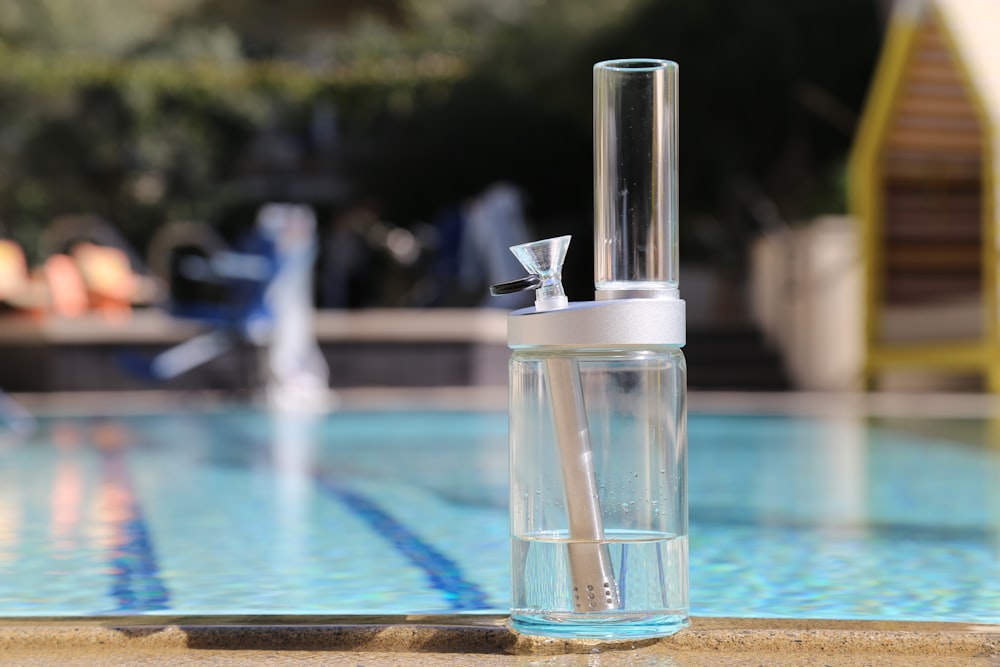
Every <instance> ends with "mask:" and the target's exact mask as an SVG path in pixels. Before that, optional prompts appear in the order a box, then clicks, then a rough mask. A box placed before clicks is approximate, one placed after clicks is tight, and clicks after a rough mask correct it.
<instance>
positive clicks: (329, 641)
mask: <svg viewBox="0 0 1000 667" xmlns="http://www.w3.org/2000/svg"><path fill="white" fill-rule="evenodd" d="M87 648H101V649H116V650H142V651H147V650H160V649H162V650H181V649H185V650H192V649H197V650H226V651H328V652H344V651H347V652H358V651H361V652H379V653H394V652H399V653H418V654H419V653H424V654H428V653H436V654H455V653H461V654H478V655H483V656H486V655H508V656H515V655H563V654H580V653H586V654H589V653H611V652H620V651H640V652H641V654H642V655H667V654H670V655H674V654H677V653H678V652H681V653H686V652H692V653H702V654H706V653H707V654H716V655H720V656H721V655H726V654H742V653H747V652H750V653H769V654H775V653H780V654H782V655H787V654H793V653H794V654H799V653H801V654H823V655H852V656H864V655H868V656H875V655H877V656H890V655H896V656H924V657H928V656H941V657H942V658H944V657H951V658H959V657H969V658H973V657H978V658H986V659H990V660H993V659H997V658H1000V625H971V624H963V623H906V622H887V621H824V620H792V619H733V618H696V619H694V620H693V622H692V626H691V627H690V628H689V629H687V630H684V631H682V632H680V633H678V634H676V635H674V636H672V637H666V638H662V639H653V640H635V641H626V642H595V641H580V640H563V639H545V638H535V637H527V636H523V635H519V634H517V633H515V632H513V631H511V630H509V629H508V628H507V625H506V617H504V616H498V615H459V616H370V617H369V616H329V617H327V616H293V617H281V616H203V617H194V616H191V617H163V616H142V617H106V618H64V619H63V618H8V619H0V650H2V651H4V652H10V651H16V652H19V653H22V652H24V651H35V650H37V651H43V652H51V651H59V650H67V651H68V650H74V649H87Z"/></svg>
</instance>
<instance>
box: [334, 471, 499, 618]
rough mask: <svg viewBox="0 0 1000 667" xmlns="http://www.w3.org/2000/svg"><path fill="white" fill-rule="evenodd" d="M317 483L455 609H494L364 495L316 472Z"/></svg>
mask: <svg viewBox="0 0 1000 667" xmlns="http://www.w3.org/2000/svg"><path fill="white" fill-rule="evenodd" d="M317 481H318V483H319V485H320V486H321V487H322V488H323V489H324V490H325V491H326V492H327V493H330V494H331V495H333V496H335V497H336V498H337V499H338V500H340V501H341V502H343V503H344V504H345V505H347V507H348V508H349V509H350V510H351V511H353V512H354V513H355V514H356V515H357V516H358V517H360V518H361V519H363V520H364V521H365V522H366V523H368V525H369V526H371V527H372V528H373V529H374V530H375V531H376V532H377V533H378V534H379V535H381V536H382V537H384V538H385V539H386V540H388V541H389V542H390V543H391V544H392V545H393V546H394V547H395V548H396V549H397V550H398V551H399V552H400V553H402V554H403V555H404V556H406V557H407V558H408V559H410V561H411V562H412V563H413V564H414V565H416V566H417V567H419V568H420V569H422V570H423V571H424V572H425V573H426V574H427V577H428V579H430V583H431V586H433V587H434V588H435V589H437V590H439V591H441V592H442V593H443V594H444V597H445V599H446V600H447V601H448V602H449V603H450V604H451V608H452V609H453V610H455V611H471V610H476V609H494V606H493V605H491V604H490V603H489V601H488V599H487V596H486V594H485V593H484V592H483V591H481V590H480V589H479V587H477V586H476V585H475V584H474V583H472V582H470V581H467V580H466V579H465V578H464V577H463V576H462V573H461V570H460V568H459V566H458V565H457V564H456V563H455V561H453V560H451V559H450V558H448V557H447V556H445V555H444V554H442V553H441V552H440V551H438V550H437V549H435V548H434V547H433V546H431V545H430V544H428V543H427V542H424V541H423V540H422V539H420V537H418V536H417V535H415V534H414V533H413V532H412V531H411V530H410V529H409V528H407V527H406V526H404V525H403V524H402V523H400V522H399V521H397V520H396V519H395V518H394V517H392V516H391V515H390V514H388V513H387V512H386V511H385V510H383V509H382V508H381V507H379V506H378V505H377V504H375V503H374V502H373V501H372V500H370V499H368V498H366V497H365V496H364V495H362V494H360V493H358V492H356V491H352V490H351V489H348V488H346V487H344V486H343V485H341V484H338V483H337V482H336V481H335V480H333V479H331V478H330V477H329V476H325V475H318V476H317Z"/></svg>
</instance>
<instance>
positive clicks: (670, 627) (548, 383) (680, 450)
mask: <svg viewBox="0 0 1000 667" xmlns="http://www.w3.org/2000/svg"><path fill="white" fill-rule="evenodd" d="M685 402H686V367H685V361H684V355H683V353H682V352H681V350H680V348H679V347H659V348H656V349H627V348H623V349H580V350H575V349H569V350H568V349H565V348H545V347H533V348H521V349H516V350H514V352H513V354H512V356H511V360H510V520H511V548H512V561H511V563H512V573H511V574H512V602H511V621H512V624H513V626H514V627H515V629H517V630H519V631H522V632H525V633H528V634H535V635H545V636H558V637H585V638H598V639H601V638H603V639H626V638H639V637H655V636H663V635H669V634H672V633H674V632H676V631H678V630H680V629H681V628H683V627H685V626H686V625H687V624H688V525H687V482H686V471H687V447H686V441H687V437H686V418H685V415H686V406H685Z"/></svg>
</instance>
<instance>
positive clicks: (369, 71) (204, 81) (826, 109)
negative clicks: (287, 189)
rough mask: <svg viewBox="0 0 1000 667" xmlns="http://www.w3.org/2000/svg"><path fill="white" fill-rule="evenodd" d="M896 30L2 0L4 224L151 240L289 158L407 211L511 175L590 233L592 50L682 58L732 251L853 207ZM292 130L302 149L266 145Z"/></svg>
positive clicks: (747, 17) (616, 7)
mask: <svg viewBox="0 0 1000 667" xmlns="http://www.w3.org/2000/svg"><path fill="white" fill-rule="evenodd" d="M879 38H880V26H879V20H878V16H877V13H876V4H875V3H874V2H873V0H810V1H809V2H801V1H800V0H755V1H754V2H746V1H745V0H616V1H612V0H593V1H591V2H579V1H578V0H339V1H338V2H325V1H323V0H285V1H283V2H281V3H274V2H268V1H267V0H141V1H140V0H0V232H5V233H6V234H9V235H13V236H15V237H17V238H19V239H20V240H22V241H23V242H24V243H25V245H26V247H27V248H28V249H29V251H30V250H31V249H33V248H34V245H35V239H36V237H37V235H38V233H39V230H40V229H41V228H42V227H43V226H44V225H45V224H46V223H47V222H48V221H49V220H50V219H51V218H52V217H53V216H56V215H60V214H63V213H80V212H88V213H95V214H98V215H101V216H104V217H106V218H107V219H109V220H111V221H113V222H114V223H115V224H116V225H118V226H119V227H120V228H121V229H122V230H123V231H124V232H125V233H126V234H127V235H128V236H129V237H130V238H131V239H132V240H133V242H134V243H135V244H136V245H137V246H138V247H140V248H142V247H143V246H144V245H145V243H146V242H147V240H148V239H149V237H150V235H151V234H152V232H153V230H154V229H155V228H156V226H157V225H158V224H161V223H163V222H166V221H169V220H177V219H199V220H210V221H217V220H220V219H222V218H223V217H224V211H226V210H231V209H232V208H233V207H234V206H235V205H237V204H240V203H243V204H248V203H253V202H252V201H248V200H252V199H253V197H252V196H251V195H248V193H247V191H246V189H245V188H243V189H241V188H240V187H238V184H239V183H241V182H245V181H246V179H247V178H248V175H253V174H261V173H262V174H264V175H265V177H275V174H276V173H277V172H278V171H279V170H280V169H284V170H285V171H286V172H287V173H285V176H286V177H288V178H295V177H296V176H297V175H298V174H303V173H308V174H310V175H312V177H318V178H320V180H322V179H323V178H327V179H331V180H335V179H340V180H343V181H345V182H347V183H349V185H350V191H351V192H352V193H353V194H354V196H356V197H365V198H371V199H374V200H378V201H379V202H381V205H382V211H383V213H384V214H385V215H386V216H388V217H390V218H391V219H394V220H396V221H398V222H400V223H401V224H406V223H407V222H409V221H413V220H417V219H428V218H430V217H431V216H433V215H434V213H435V211H436V210H437V209H438V208H439V207H441V206H442V205H444V204H447V203H449V202H456V201H460V200H461V199H463V198H465V197H469V196H471V195H474V194H475V193H476V192H478V191H480V190H481V189H482V188H483V187H485V186H486V185H487V184H488V183H490V182H491V181H494V180H500V179H503V180H508V181H512V182H514V183H517V184H519V185H520V186H522V187H523V188H524V189H525V190H526V192H527V194H528V201H529V204H530V207H531V208H530V214H531V217H532V219H533V220H534V222H535V223H536V225H537V227H538V228H539V233H548V232H552V233H564V232H572V233H575V234H579V235H580V236H581V237H582V238H581V244H582V243H585V242H586V240H587V238H588V235H589V233H590V224H591V223H590V207H591V203H592V197H591V193H590V188H591V137H590V127H591V99H590V96H591V66H592V65H593V63H594V62H596V61H598V60H603V59H607V58H620V57H665V58H671V59H673V60H676V61H678V62H679V63H680V65H681V88H680V90H681V136H682V146H681V186H682V193H681V195H682V196H681V202H682V208H683V215H682V239H685V243H686V252H688V253H689V255H690V256H692V257H694V256H705V257H710V258H712V259H713V260H716V261H735V260H732V258H731V257H730V255H733V256H738V254H739V251H740V248H741V247H742V244H743V242H744V241H745V239H746V237H747V235H748V234H750V233H751V232H752V230H753V229H754V228H756V227H757V226H760V225H761V224H770V223H772V222H773V221H774V220H775V219H777V218H781V219H788V220H796V219H799V218H801V217H804V216H807V215H811V214H813V213H816V212H822V211H824V210H828V209H829V208H830V207H831V206H832V207H836V206H840V205H842V203H841V202H842V182H843V179H842V177H841V172H842V169H843V160H844V156H845V155H846V152H847V149H848V146H849V145H850V141H851V134H852V131H853V125H854V122H855V121H856V115H857V113H858V112H859V109H860V107H861V104H862V102H863V98H864V94H865V90H866V87H867V85H868V80H869V77H870V74H871V70H872V67H873V64H874V60H875V56H876V53H877V48H878V44H879ZM331 110H335V114H334V115H335V124H336V133H337V137H338V138H337V140H336V141H328V142H326V143H323V142H317V141H316V140H315V138H314V137H313V135H314V134H315V127H314V126H315V124H316V123H317V119H321V120H322V119H323V118H327V119H328V120H329V118H330V117H331ZM274 136H277V137H280V138H283V139H284V140H285V141H286V142H288V141H291V143H292V145H294V146H295V147H297V152H296V153H295V154H294V155H292V156H290V157H289V158H288V160H287V161H286V162H284V163H282V162H281V161H280V160H279V161H278V164H274V165H267V164H263V165H262V161H261V157H260V151H261V146H262V144H266V139H267V138H268V137H274ZM264 155H265V157H266V156H267V155H268V153H267V152H266V151H264ZM265 161H266V160H265ZM267 194H273V193H265V192H262V193H260V195H261V196H266V195H267ZM323 203H324V204H325V205H331V202H323ZM768 211H770V213H769V214H768V213H767V212H768ZM727 258H728V259H727Z"/></svg>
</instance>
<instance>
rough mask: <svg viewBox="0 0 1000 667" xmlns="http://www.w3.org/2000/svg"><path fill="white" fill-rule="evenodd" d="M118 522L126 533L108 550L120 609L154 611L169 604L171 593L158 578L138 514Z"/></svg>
mask: <svg viewBox="0 0 1000 667" xmlns="http://www.w3.org/2000/svg"><path fill="white" fill-rule="evenodd" d="M136 514H137V516H135V517H133V518H132V519H130V520H128V521H124V522H122V523H121V524H120V526H119V528H120V530H122V532H123V533H124V534H125V535H126V536H127V537H126V539H125V540H123V541H122V543H120V544H117V545H115V548H114V551H112V553H111V558H110V560H109V565H110V568H111V578H112V579H111V596H112V597H113V598H114V599H115V602H116V603H117V605H118V606H117V610H118V611H123V612H139V611H157V610H163V609H167V608H168V607H169V601H170V595H169V593H168V592H167V587H166V586H165V585H164V584H163V580H162V579H161V578H160V571H159V566H158V564H157V562H156V554H155V553H154V552H153V543H152V541H151V540H150V539H149V528H148V527H147V526H146V522H145V521H144V520H143V519H142V517H141V516H138V512H137V513H136Z"/></svg>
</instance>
